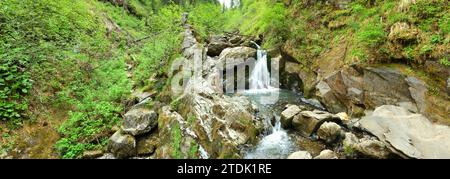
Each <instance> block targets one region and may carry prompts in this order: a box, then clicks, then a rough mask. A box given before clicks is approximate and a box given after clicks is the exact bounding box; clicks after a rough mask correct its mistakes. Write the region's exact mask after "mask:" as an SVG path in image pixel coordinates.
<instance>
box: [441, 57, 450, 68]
mask: <svg viewBox="0 0 450 179" xmlns="http://www.w3.org/2000/svg"><path fill="white" fill-rule="evenodd" d="M439 62H440V63H441V64H442V65H444V66H446V67H450V61H449V60H448V58H447V57H444V58H442V59H441V60H439Z"/></svg>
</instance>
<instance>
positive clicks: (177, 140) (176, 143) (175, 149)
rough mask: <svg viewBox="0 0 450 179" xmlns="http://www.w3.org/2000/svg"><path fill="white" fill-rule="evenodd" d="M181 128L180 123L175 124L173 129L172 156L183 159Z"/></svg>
mask: <svg viewBox="0 0 450 179" xmlns="http://www.w3.org/2000/svg"><path fill="white" fill-rule="evenodd" d="M182 137H183V136H182V135H181V129H180V126H179V125H178V124H176V125H174V126H173V128H172V131H171V139H172V146H171V147H172V153H171V155H172V157H173V158H175V159H181V148H180V147H181V140H182V139H181V138H182Z"/></svg>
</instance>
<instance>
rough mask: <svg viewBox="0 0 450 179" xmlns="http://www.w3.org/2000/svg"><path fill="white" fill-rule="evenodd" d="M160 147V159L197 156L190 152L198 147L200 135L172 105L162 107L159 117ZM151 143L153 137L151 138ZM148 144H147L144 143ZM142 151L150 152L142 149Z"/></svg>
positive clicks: (157, 154)
mask: <svg viewBox="0 0 450 179" xmlns="http://www.w3.org/2000/svg"><path fill="white" fill-rule="evenodd" d="M158 125H159V126H160V128H159V133H158V138H159V147H158V148H157V150H156V156H157V158H160V159H188V158H197V157H198V156H197V155H198V154H197V153H196V152H194V153H192V152H190V150H191V149H196V148H197V149H198V143H197V141H196V139H197V138H198V136H197V135H196V134H195V133H194V131H192V129H191V128H189V127H188V123H187V121H186V120H184V119H183V117H182V116H181V115H180V114H178V113H177V112H176V111H173V110H172V108H171V107H170V106H164V107H162V109H161V112H160V114H159V118H158ZM149 140H150V141H149V142H150V143H149V144H150V145H153V144H152V141H151V140H153V139H149ZM143 145H147V144H143ZM141 152H145V153H147V152H150V151H145V150H142V151H141Z"/></svg>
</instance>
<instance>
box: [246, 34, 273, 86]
mask: <svg viewBox="0 0 450 179" xmlns="http://www.w3.org/2000/svg"><path fill="white" fill-rule="evenodd" d="M252 43H254V44H255V45H256V46H257V47H258V51H257V61H256V65H255V68H254V69H253V71H252V73H251V75H250V90H261V89H271V87H270V73H269V68H268V67H267V51H265V50H262V49H261V47H260V46H259V45H258V44H256V43H255V42H252Z"/></svg>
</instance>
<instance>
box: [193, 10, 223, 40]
mask: <svg viewBox="0 0 450 179" xmlns="http://www.w3.org/2000/svg"><path fill="white" fill-rule="evenodd" d="M223 21H224V16H223V14H222V7H221V6H219V5H217V4H215V3H198V4H196V5H195V6H194V7H193V8H192V9H191V10H190V14H189V23H191V24H192V25H193V26H194V28H195V30H196V33H197V34H198V35H199V36H200V37H201V38H202V39H206V38H207V37H208V36H209V35H210V34H218V33H222V31H223Z"/></svg>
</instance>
